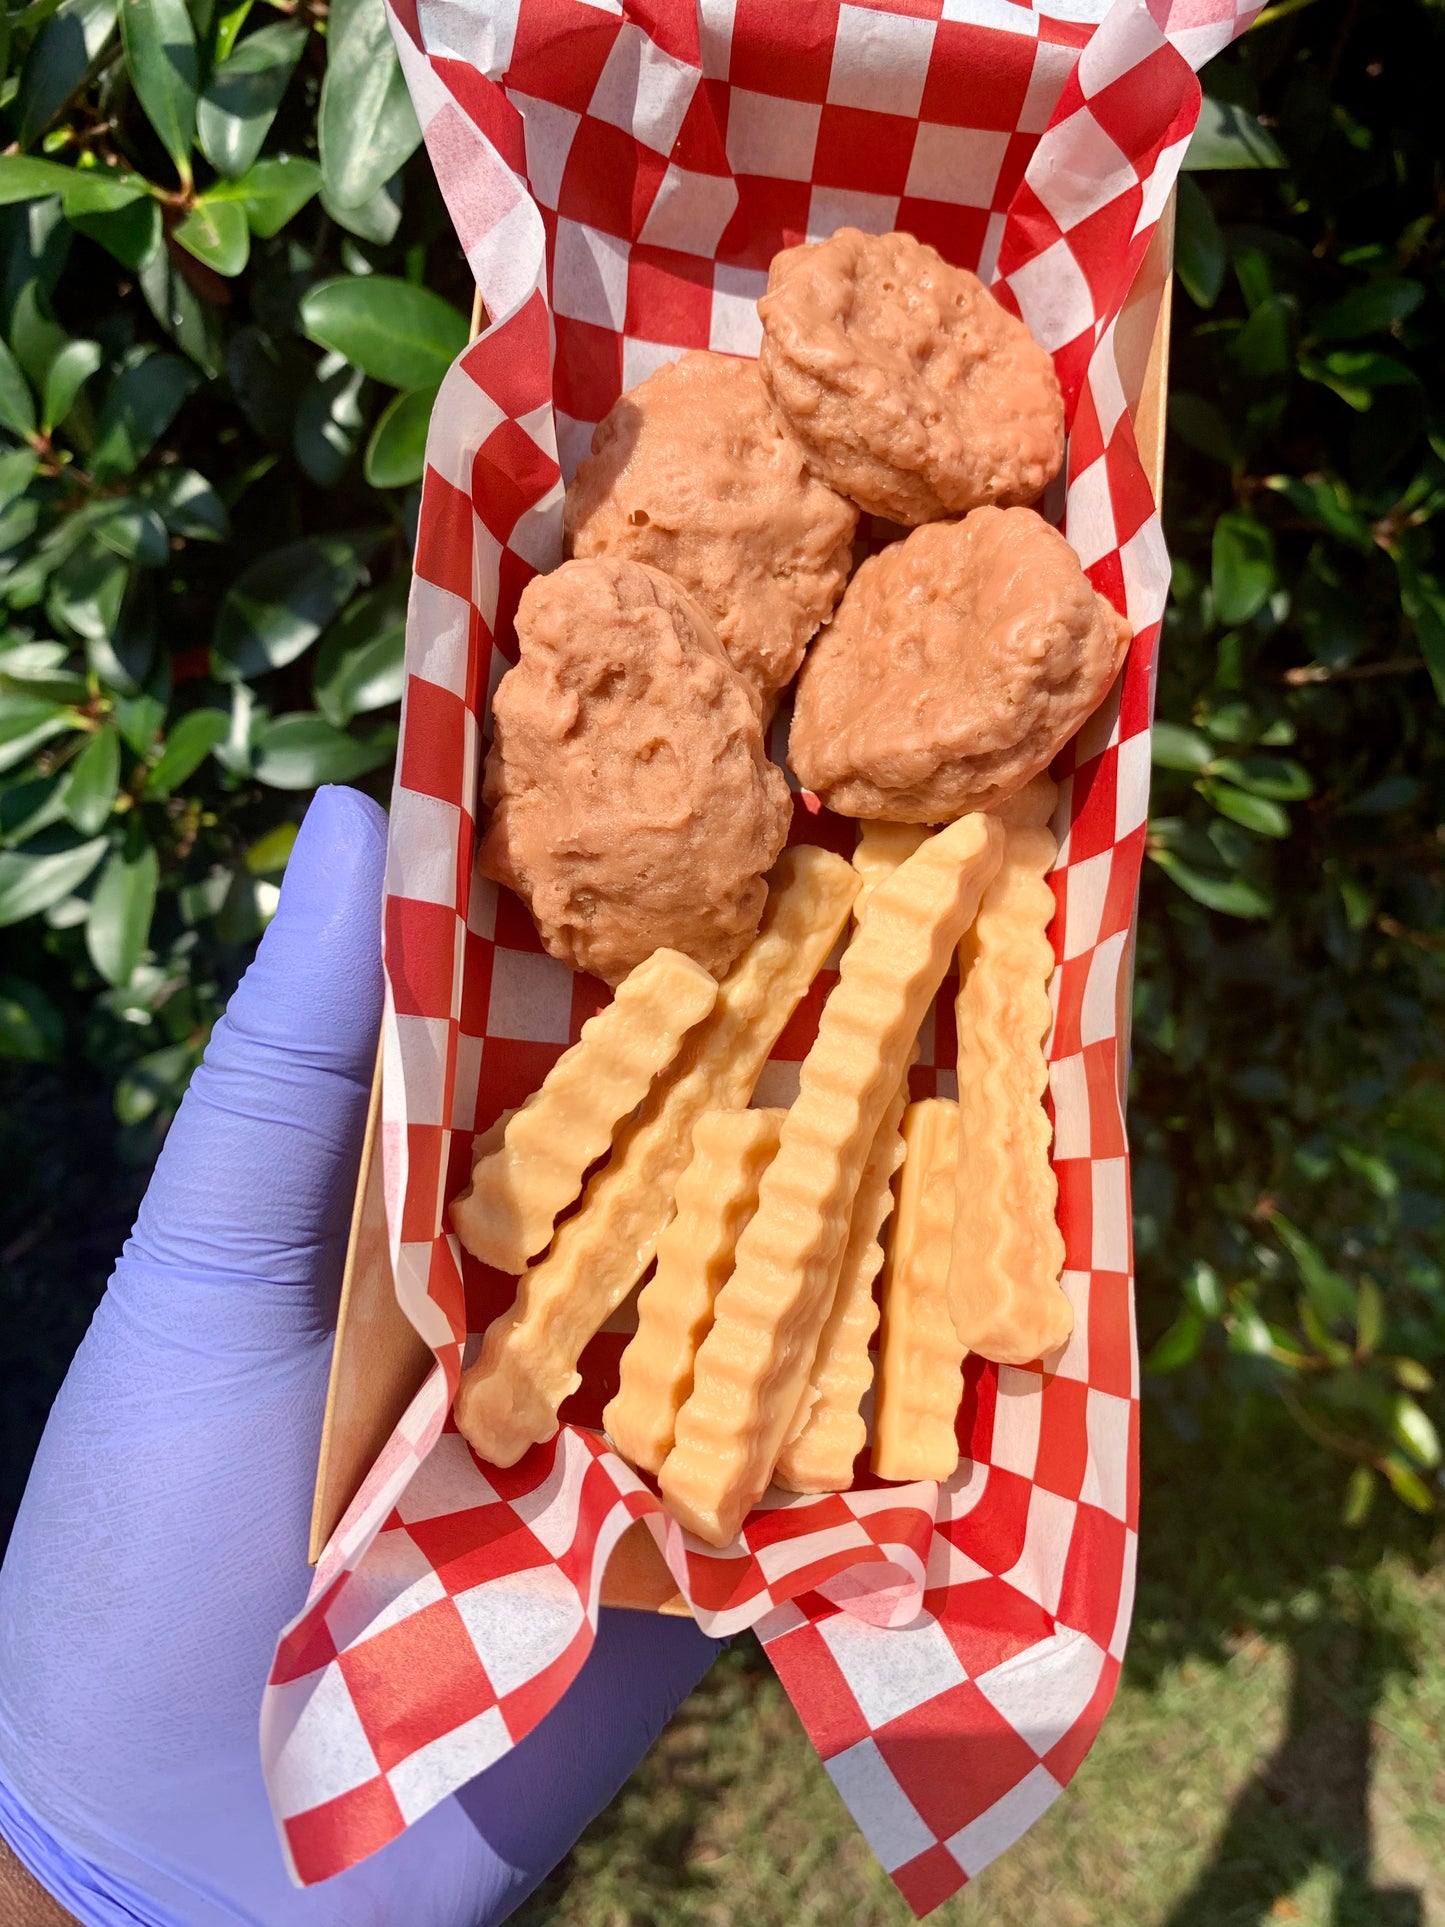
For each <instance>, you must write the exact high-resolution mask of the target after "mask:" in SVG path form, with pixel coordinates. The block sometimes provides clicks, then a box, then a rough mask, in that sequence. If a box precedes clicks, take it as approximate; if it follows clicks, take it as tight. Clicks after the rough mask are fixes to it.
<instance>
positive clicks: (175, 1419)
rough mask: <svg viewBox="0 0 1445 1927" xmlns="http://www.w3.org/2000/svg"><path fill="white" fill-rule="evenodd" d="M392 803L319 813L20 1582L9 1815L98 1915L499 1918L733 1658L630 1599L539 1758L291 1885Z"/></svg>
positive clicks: (189, 1120) (164, 1179)
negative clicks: (320, 1530) (301, 1612)
mask: <svg viewBox="0 0 1445 1927" xmlns="http://www.w3.org/2000/svg"><path fill="white" fill-rule="evenodd" d="M384 823H385V818H384V817H383V815H382V812H381V811H380V810H379V809H378V808H377V807H376V806H375V804H373V803H371V802H370V801H368V800H367V798H365V797H363V796H360V795H358V794H356V793H355V792H354V791H351V790H345V789H325V790H322V791H321V792H320V794H319V795H318V797H317V799H316V801H315V803H314V804H313V805H312V808H311V810H310V813H309V814H308V816H307V818H306V822H305V824H304V826H303V828H302V831H301V834H300V837H299V838H298V840H297V843H296V848H295V851H294V853H293V855H292V858H291V863H290V867H289V869H288V871H287V875H286V882H285V887H284V889H283V891H282V893H281V904H280V909H279V911H278V913H277V915H276V918H275V921H274V922H273V923H272V925H271V927H270V929H269V930H268V931H267V933H266V936H265V938H264V940H263V941H262V944H261V947H260V950H259V952H258V954H257V957H256V961H255V962H254V963H253V965H252V966H251V968H250V970H249V971H248V972H247V974H246V977H245V979H244V981H243V982H242V984H241V986H240V988H239V989H238V990H237V992H236V994H235V996H234V997H233V998H232V1000H231V1005H230V1008H229V1010H228V1011H227V1013H226V1015H225V1017H224V1018H223V1019H222V1021H221V1023H220V1024H219V1025H218V1026H217V1027H216V1031H215V1034H214V1035H213V1037H212V1039H211V1043H210V1047H209V1049H208V1050H207V1052H206V1058H205V1062H204V1064H203V1065H202V1067H201V1068H200V1070H199V1071H198V1072H197V1073H196V1076H195V1079H194V1080H193V1082H192V1085H191V1089H190V1091H189V1093H188V1094H187V1096H186V1099H185V1102H184V1104H183V1105H182V1107H181V1110H180V1114H179V1116H178V1117H177V1118H176V1121H175V1124H174V1125H173V1127H172V1129H171V1132H170V1135H169V1137H168V1139H167V1141H166V1145H165V1148H164V1150H163V1152H162V1154H161V1159H160V1162H159V1164H158V1165H157V1167H156V1173H155V1176H154V1178H153V1179H152V1182H151V1186H150V1189H149V1191H148V1192H147V1194H146V1198H145V1202H144V1204H143V1205H142V1207H141V1212H140V1217H139V1219H138V1220H137V1223H136V1227H135V1231H134V1233H133V1235H132V1237H131V1238H130V1240H129V1241H128V1243H127V1244H126V1247H125V1251H124V1254H123V1255H122V1257H121V1260H120V1262H119V1264H118V1265H117V1266H116V1270H115V1274H114V1276H113V1277H112V1279H111V1281H110V1286H109V1289H108V1290H107V1292H106V1295H105V1298H104V1300H103V1301H102V1303H101V1306H100V1308H99V1310H98V1311H97V1313H96V1316H95V1321H94V1323H93V1324H92V1326H91V1328H90V1330H89V1332H88V1333H87V1335H86V1338H85V1340H84V1343H83V1344H82V1345H81V1347H80V1350H79V1351H78V1352H77V1354H76V1357H75V1362H74V1363H73V1364H72V1366H71V1368H70V1372H69V1375H68V1377H67V1378H66V1381H65V1384H64V1386H63V1387H62V1388H61V1392H60V1395H59V1397H58V1398H57V1399H56V1402H55V1406H54V1409H53V1411H52V1412H51V1415H50V1421H49V1424H48V1425H47V1427H46V1431H45V1436H44V1439H43V1441H42V1443H41V1446H40V1451H39V1453H38V1455H37V1457H36V1461H35V1467H34V1470H33V1471H32V1473H31V1476H30V1483H29V1487H28V1489H27V1491H26V1494H25V1500H24V1503H23V1506H22V1508H21V1512H20V1517H19V1520H18V1522H17V1524H16V1527H15V1533H14V1536H13V1538H12V1539H11V1542H10V1549H9V1553H8V1555H7V1557H6V1560H5V1565H4V1570H3V1574H0V1833H3V1834H4V1835H5V1836H6V1838H8V1839H9V1841H10V1844H11V1846H12V1847H13V1848H14V1850H15V1852H16V1855H17V1857H18V1858H19V1859H20V1860H21V1861H22V1862H23V1863H24V1864H25V1865H26V1866H27V1867H28V1868H29V1869H30V1871H31V1873H33V1874H34V1875H35V1876H36V1877H37V1878H38V1879H39V1881H40V1882H41V1884H42V1885H43V1886H45V1887H47V1888H48V1889H49V1890H50V1892H51V1893H53V1894H54V1895H55V1896H56V1898H57V1899H59V1900H61V1901H62V1902H63V1903H64V1904H65V1905H66V1906H67V1907H68V1908H69V1909H70V1911H71V1912H72V1913H73V1914H75V1916H76V1917H77V1918H78V1919H79V1920H81V1921H82V1922H84V1923H86V1927H113V1924H117V1927H118V1923H122V1922H124V1923H136V1922H139V1923H143V1924H144V1927H171V1923H176V1922H180V1923H185V1927H213V1923H215V1924H217V1927H219V1923H226V1927H232V1923H236V1922H246V1923H248V1924H249V1923H255V1927H482V1923H492V1922H495V1921H499V1920H502V1919H503V1918H505V1916H506V1915H507V1914H508V1913H509V1912H510V1911H511V1909H512V1908H514V1907H515V1906H516V1905H517V1904H518V1903H519V1902H520V1901H521V1900H522V1898H523V1897H524V1896H525V1895H526V1894H527V1892H528V1891H529V1890H530V1889H531V1888H532V1887H533V1886H534V1885H535V1884H536V1882H537V1881H538V1880H539V1879H540V1878H541V1877H542V1875H543V1874H544V1873H546V1872H547V1871H548V1869H549V1868H550V1867H552V1866H553V1865H554V1864H555V1862H556V1861H557V1860H558V1859H559V1858H560V1857H561V1855H562V1854H563V1853H564V1852H565V1851H566V1849H567V1847H568V1846H569V1845H570V1844H571V1842H572V1841H573V1839H574V1838H575V1837H576V1835H577V1834H578V1833H579V1832H580V1831H581V1829H582V1828H583V1827H584V1826H585V1825H586V1823H587V1821H588V1820H589V1819H591V1817H592V1816H593V1815H594V1814H595V1813H596V1812H597V1811H598V1810H599V1809H600V1808H601V1807H602V1806H603V1805H605V1803H606V1802H607V1801H608V1800H609V1799H610V1798H611V1796H612V1794H613V1793H614V1792H615V1790H616V1789H617V1787H618V1786H619V1785H620V1784H621V1782H622V1781H623V1779H624V1778H625V1777H626V1776H627V1774H628V1773H629V1772H630V1771H631V1770H632V1768H633V1767H634V1766H635V1765H636V1763H637V1761H638V1760H639V1759H640V1758H641V1756H642V1754H643V1753H644V1752H645V1751H646V1749H647V1747H648V1746H649V1745H650V1744H651V1742H652V1740H653V1739H654V1738H655V1736H656V1734H657V1732H658V1730H659V1728H660V1727H661V1726H662V1724H663V1722H664V1721H665V1720H666V1719H667V1718H668V1717H669V1715H670V1714H671V1713H672V1712H673V1710H674V1709H675V1708H676V1706H677V1705H678V1703H679V1702H680V1701H681V1700H682V1698H683V1697H684V1696H685V1695H686V1694H687V1693H688V1692H689V1691H690V1690H691V1688H692V1686H693V1685H694V1684H695V1683H696V1681H697V1680H698V1678H699V1677H700V1676H701V1674H702V1673H703V1672H704V1670H705V1669H706V1668H707V1666H708V1665H709V1663H710V1662H711V1660H712V1658H713V1656H714V1654H715V1653H716V1651H717V1650H718V1648H717V1647H716V1646H715V1644H714V1643H713V1642H712V1641H710V1640H708V1639H705V1638H704V1637H703V1635H702V1634H701V1633H700V1632H699V1631H698V1630H697V1629H696V1627H694V1626H693V1625H691V1624H690V1623H688V1622H686V1621H682V1622H679V1621H676V1620H670V1619H662V1618H658V1617H655V1616H653V1615H651V1614H638V1613H627V1612H604V1613H603V1614H602V1625H601V1629H600V1631H599V1634H598V1638H597V1642H596V1645H595V1646H594V1648H593V1650H592V1653H591V1656H590V1657H589V1659H588V1660H587V1663H586V1665H585V1666H584V1668H583V1670H582V1672H581V1674H580V1675H579V1676H578V1678H577V1680H576V1681H575V1683H574V1684H573V1686H572V1688H571V1690H570V1692H569V1693H568V1694H567V1695H566V1697H565V1699H564V1700H563V1701H562V1702H561V1704H560V1705H559V1706H557V1707H556V1708H555V1709H554V1711H553V1712H552V1713H551V1715H550V1716H549V1717H548V1718H547V1719H546V1720H545V1721H543V1723H542V1724H541V1725H540V1726H539V1727H538V1728H537V1729H536V1730H535V1731H534V1732H533V1733H532V1734H531V1735H530V1736H529V1737H528V1738H527V1739H526V1740H524V1741H523V1742H522V1744H521V1745H520V1746H518V1747H516V1748H515V1749H514V1750H513V1752H512V1753H510V1754H509V1755H507V1757H506V1758H505V1759H503V1760H501V1761H499V1762H498V1763H497V1765H496V1766H494V1767H493V1768H491V1770H490V1771H488V1772H487V1773H485V1774H483V1775H481V1776H480V1777H479V1778H478V1779H476V1780H474V1781H473V1782H472V1783H471V1785H470V1786H468V1787H467V1788H465V1789H464V1790H463V1791H462V1792H461V1793H459V1794H458V1795H456V1796H455V1797H454V1798H452V1799H450V1800H448V1801H446V1802H444V1803H443V1804H442V1805H441V1806H440V1807H437V1808H435V1809H434V1810H433V1811H432V1812H431V1813H429V1814H427V1815H426V1816H425V1817H424V1818H423V1819H422V1820H420V1821H419V1822H418V1823H417V1824H416V1825H415V1826H413V1827H412V1828H411V1829H410V1830H409V1832H407V1833H406V1834H405V1835H403V1836H402V1838H400V1839H399V1840H396V1841H395V1842H393V1844H392V1845H391V1846H389V1847H386V1848H384V1849H383V1850H382V1851H381V1852H380V1853H378V1854H376V1855H375V1856H374V1857H373V1858H372V1859H371V1860H369V1861H367V1862H365V1863H364V1864H363V1865H361V1866H359V1867H356V1868H353V1869H352V1870H351V1871H350V1872H349V1873H346V1874H342V1875H340V1876H338V1877H337V1878H336V1879H335V1880H332V1881H329V1882H327V1883H326V1884H325V1885H323V1886H320V1887H316V1888H312V1889H310V1890H309V1891H307V1892H304V1893H303V1892H299V1891H297V1890H296V1889H294V1888H293V1887H292V1886H291V1884H290V1882H289V1880H288V1878H287V1875H286V1873H285V1871H284V1869H283V1866H282V1862H281V1857H280V1852H279V1849H278V1846H277V1843H276V1838H275V1834H274V1831H273V1826H272V1820H271V1814H270V1809H269V1807H268V1805H267V1801H266V1794H265V1790H264V1787H263V1785H262V1780H261V1768H260V1763H259V1755H258V1743H257V1716H258V1712H259V1708H260V1703H261V1690H262V1686H263V1683H264V1681H265V1678H266V1674H267V1671H268V1669H269V1665H270V1660H271V1653H272V1647H273V1644H274V1641H275V1638H276V1634H277V1632H278V1630H279V1629H280V1627H281V1625H282V1624H283V1622H284V1621H285V1620H287V1619H289V1618H290V1617H291V1616H292V1615H293V1614H294V1613H295V1612H296V1611H297V1610H298V1609H299V1608H300V1606H301V1604H302V1602H303V1600H304V1598H305V1595H306V1588H307V1581H308V1572H307V1567H306V1558H305V1548H306V1531H307V1520H308V1516H309V1511H310V1500H311V1487H312V1479H313V1476H314V1472H315V1466H316V1453H317V1445H318V1441H319V1437H320V1429H321V1414H322V1406H323V1403H324V1399H325V1393H326V1380H327V1370H328V1362H329V1355H330V1346H331V1331H332V1326H333V1323H334V1320H335V1312H336V1302H337V1295H338V1289H339V1284H340V1277H341V1266H342V1259H343V1255H344V1250H345V1242H346V1231H347V1223H348V1218H349V1215H350V1203H351V1194H352V1186H353V1182H354V1179H355V1173H356V1162H357V1153H358V1148H359V1145H360V1141H361V1131H362V1125H363V1119H364V1115H365V1110H366V1101H367V1091H368V1086H369V1083H370V1078H371V1069H372V1062H373V1057H374V1053H375V1049H376V1035H377V1028H378V1025H379V1023H380V1017H381V965H380V958H379V955H378V941H379V938H378V933H379V931H380V927H381V878H382V855H383V842H384ZM75 1209H76V1210H77V1211H84V1209H85V1199H84V1198H83V1197H77V1198H76V1199H75Z"/></svg>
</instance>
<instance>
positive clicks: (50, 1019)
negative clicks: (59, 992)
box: [0, 977, 65, 1064]
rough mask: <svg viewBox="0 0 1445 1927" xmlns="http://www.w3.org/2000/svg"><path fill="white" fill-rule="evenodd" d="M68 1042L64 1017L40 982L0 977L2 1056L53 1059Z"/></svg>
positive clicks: (36, 1060)
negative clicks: (66, 1040)
mask: <svg viewBox="0 0 1445 1927" xmlns="http://www.w3.org/2000/svg"><path fill="white" fill-rule="evenodd" d="M64 1046H65V1020H64V1018H63V1017H62V1016H61V1015H60V1012H59V1011H58V1010H57V1009H56V1008H55V1006H54V1004H52V1003H51V1001H50V999H49V998H48V997H47V996H46V994H45V992H44V991H43V990H42V989H41V988H40V986H39V985H38V984H34V983H31V982H29V981H28V979H26V978H24V977H0V1057H8V1058H10V1059H11V1060H12V1061H15V1060H18V1061H19V1062H20V1063H22V1064H48V1063H54V1061H55V1059H56V1058H57V1057H59V1055H60V1053H61V1051H62V1049H63V1048H64Z"/></svg>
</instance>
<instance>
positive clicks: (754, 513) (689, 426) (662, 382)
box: [564, 350, 858, 714]
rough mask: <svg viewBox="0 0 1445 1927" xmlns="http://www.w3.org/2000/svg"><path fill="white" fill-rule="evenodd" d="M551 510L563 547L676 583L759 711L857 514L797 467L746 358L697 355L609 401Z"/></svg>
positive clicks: (813, 614)
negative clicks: (637, 566)
mask: <svg viewBox="0 0 1445 1927" xmlns="http://www.w3.org/2000/svg"><path fill="white" fill-rule="evenodd" d="M564 515H565V520H566V527H567V534H568V536H569V538H570V540H571V544H572V553H573V554H574V555H578V556H588V555H626V556H630V557H631V558H632V559H633V561H635V562H647V563H650V564H651V565H652V566H653V567H654V568H658V569H666V571H667V572H668V574H669V575H671V576H674V577H676V579H677V580H678V581H679V582H680V583H681V584H682V586H683V588H684V589H686V591H687V592H688V594H689V595H690V596H692V597H693V598H694V600H695V601H696V602H698V603H699V604H700V605H701V606H702V608H703V609H704V610H705V611H706V613H707V614H708V615H709V616H710V617H711V618H712V621H713V623H714V625H715V626H716V628H717V633H718V640H719V641H720V642H721V643H722V646H723V648H724V649H725V650H726V651H727V654H728V658H729V660H730V661H731V662H732V664H733V667H734V668H735V669H738V670H740V671H741V673H742V674H743V675H744V676H745V677H746V678H747V680H748V682H749V683H750V684H751V685H752V687H753V688H754V690H755V691H756V692H757V695H758V699H759V701H760V703H761V704H762V706H763V709H764V711H765V713H767V714H771V713H772V708H773V704H774V701H775V700H776V697H777V693H778V691H779V690H780V689H782V688H783V686H784V685H785V684H786V683H789V682H791V681H792V679H793V677H794V676H795V675H796V674H797V669H798V664H799V663H800V662H801V661H802V660H803V651H804V649H805V648H806V647H807V645H808V643H809V641H810V640H811V639H812V637H813V635H814V634H815V632H816V631H817V629H818V627H819V625H820V624H821V623H822V622H824V621H826V620H827V618H828V616H830V615H831V614H832V612H833V606H834V604H835V603H836V602H837V600H838V597H839V596H840V595H841V594H842V593H843V584H844V583H845V582H846V581H847V579H848V570H849V568H850V566H851V560H852V558H851V552H850V546H849V545H850V543H851V540H852V536H853V530H854V526H855V524H856V523H857V520H858V511H857V509H856V508H855V507H854V506H853V504H852V503H851V502H848V501H845V500H844V499H843V497H842V496H841V495H838V494H835V493H834V491H833V490H832V489H831V488H829V487H828V486H827V485H826V484H825V483H824V482H821V481H819V480H817V479H816V477H814V476H813V475H812V474H810V472H809V470H808V465H807V463H806V462H805V461H804V459H803V451H802V449H801V448H800V447H799V446H798V444H797V442H796V441H794V439H793V437H792V436H791V435H790V434H789V433H788V431H787V429H786V428H784V427H783V425H782V423H781V422H780V421H779V420H778V418H777V416H776V415H775V414H774V412H773V409H772V407H771V406H770V404H769V402H768V397H767V393H766V391H765V390H764V388H763V385H762V381H761V380H760V378H759V375H758V369H757V364H756V362H752V361H740V360H739V359H738V358H737V357H736V356H734V355H716V354H710V353H708V352H706V351H703V350H698V351H696V352H694V353H692V354H686V355H684V356H683V357H682V359H681V360H680V361H676V362H671V363H669V364H668V365H667V366H666V367H665V368H659V369H658V371H657V373H656V374H654V375H649V376H648V378H647V380H646V381H644V382H642V383H640V384H639V385H638V386H637V387H636V388H633V389H630V390H629V391H628V393H627V394H625V395H623V396H622V398H621V399H620V400H619V401H617V402H616V403H615V404H614V405H613V407H612V409H611V410H610V412H609V413H608V415H607V417H606V419H605V420H604V421H602V422H599V423H598V426H597V429H596V432H595V433H594V434H593V437H592V455H591V458H590V460H588V461H585V462H583V463H582V465H581V467H580V468H579V469H578V471H577V474H576V477H575V479H574V481H573V483H572V486H571V487H570V488H569V489H568V491H567V501H566V507H565V510H564Z"/></svg>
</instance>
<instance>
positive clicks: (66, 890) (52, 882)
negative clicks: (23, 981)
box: [0, 836, 107, 926]
mask: <svg viewBox="0 0 1445 1927" xmlns="http://www.w3.org/2000/svg"><path fill="white" fill-rule="evenodd" d="M106 848H107V844H106V839H105V838H104V837H103V836H95V837H91V838H90V840H89V841H88V842H85V843H79V844H72V845H71V847H70V848H69V849H64V850H52V851H51V852H50V853H49V854H48V855H46V856H30V855H28V854H27V853H26V852H25V851H24V850H6V851H4V852H3V853H0V926H4V925H7V924H12V923H23V922H24V920H25V919H26V918H27V917H34V916H38V915H39V914H40V912H41V911H42V910H48V909H49V908H50V906H51V904H52V903H59V901H60V899H61V898H62V897H68V896H69V895H70V894H71V892H72V891H73V890H77V889H78V888H79V887H80V885H81V884H82V883H84V881H85V879H86V878H87V877H88V876H89V875H90V873H91V871H92V870H93V869H94V868H95V866H96V864H97V863H99V861H100V859H101V858H102V857H103V856H104V855H105V852H106Z"/></svg>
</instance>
